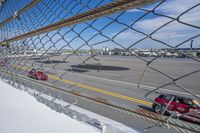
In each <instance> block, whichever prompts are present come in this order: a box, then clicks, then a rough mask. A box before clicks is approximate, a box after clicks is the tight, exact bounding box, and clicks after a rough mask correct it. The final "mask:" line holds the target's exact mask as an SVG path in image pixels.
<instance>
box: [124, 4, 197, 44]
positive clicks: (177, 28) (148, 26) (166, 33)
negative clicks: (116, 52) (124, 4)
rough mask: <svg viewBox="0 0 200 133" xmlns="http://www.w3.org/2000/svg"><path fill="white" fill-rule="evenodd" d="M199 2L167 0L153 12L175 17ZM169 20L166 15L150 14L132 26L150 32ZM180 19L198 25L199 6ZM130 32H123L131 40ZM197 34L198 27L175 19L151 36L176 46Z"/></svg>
mask: <svg viewBox="0 0 200 133" xmlns="http://www.w3.org/2000/svg"><path fill="white" fill-rule="evenodd" d="M199 2H200V1H199V0H167V1H165V2H164V3H163V4H162V5H160V6H159V7H158V8H156V10H155V12H156V13H159V14H164V15H167V16H171V17H174V18H176V17H178V16H179V15H180V14H181V13H183V12H184V11H186V10H188V9H189V8H191V7H193V6H194V5H196V4H198V3H199ZM154 5H155V4H154ZM153 7H154V6H149V7H145V8H146V9H150V8H151V9H152V8H153ZM133 11H134V10H133ZM133 13H134V12H133ZM170 20H171V19H169V18H166V17H160V16H152V17H151V16H150V17H145V18H144V19H143V20H141V21H139V22H137V23H136V24H135V25H134V26H133V27H134V28H136V29H139V30H140V31H143V32H145V33H147V34H150V33H151V32H153V31H155V30H156V29H157V28H159V27H160V26H162V25H164V24H166V23H167V22H169V21H170ZM180 21H182V22H185V23H189V24H191V25H195V26H200V6H197V7H195V8H193V9H192V10H190V11H188V12H186V13H185V14H184V15H182V16H181V17H180ZM130 34H131V33H129V34H128V33H124V35H126V37H127V38H128V37H129V36H130V38H129V40H132V37H133V36H134V35H133V34H132V35H130ZM197 34H200V30H199V29H198V28H193V27H191V26H187V25H184V24H182V23H180V22H178V21H176V20H175V21H174V22H172V23H170V24H168V25H166V26H164V27H162V28H161V29H159V30H158V31H157V32H156V33H154V34H153V37H154V38H156V39H158V40H161V41H163V42H166V43H168V42H170V45H173V46H176V45H177V44H179V43H181V42H183V41H184V40H187V39H189V38H191V37H192V36H195V35H197ZM138 39H139V38H138ZM196 42H200V38H198V39H196ZM184 46H185V45H184Z"/></svg>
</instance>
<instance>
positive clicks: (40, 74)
mask: <svg viewBox="0 0 200 133" xmlns="http://www.w3.org/2000/svg"><path fill="white" fill-rule="evenodd" d="M28 77H31V78H34V79H38V80H48V76H47V74H46V73H45V72H44V70H40V69H31V70H30V71H29V72H28Z"/></svg>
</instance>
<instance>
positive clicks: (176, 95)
mask: <svg viewBox="0 0 200 133" xmlns="http://www.w3.org/2000/svg"><path fill="white" fill-rule="evenodd" d="M159 94H160V95H169V96H175V97H176V98H184V99H190V100H192V98H190V97H186V96H181V95H178V94H170V93H159Z"/></svg>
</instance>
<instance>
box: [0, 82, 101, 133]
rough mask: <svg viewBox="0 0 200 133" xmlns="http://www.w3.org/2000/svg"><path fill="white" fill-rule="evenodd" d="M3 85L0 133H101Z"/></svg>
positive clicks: (0, 100) (1, 89) (0, 107)
mask: <svg viewBox="0 0 200 133" xmlns="http://www.w3.org/2000/svg"><path fill="white" fill-rule="evenodd" d="M100 132H101V131H100V130H99V129H97V128H95V127H93V126H90V125H89V124H86V123H82V122H79V121H77V120H74V119H72V118H70V117H68V116H66V115H64V114H62V113H57V112H56V111H54V110H51V109H50V108H49V107H47V106H45V105H44V104H42V103H39V102H37V101H36V99H35V98H34V97H32V96H30V95H28V94H27V93H25V92H23V91H20V90H17V89H15V88H13V87H12V86H10V85H8V84H6V83H4V82H2V81H0V133H100Z"/></svg>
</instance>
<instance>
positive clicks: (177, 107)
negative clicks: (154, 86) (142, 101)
mask: <svg viewBox="0 0 200 133" xmlns="http://www.w3.org/2000/svg"><path fill="white" fill-rule="evenodd" d="M166 107H167V110H166V113H167V114H172V113H173V114H176V117H178V118H181V119H186V120H189V121H192V122H196V123H200V103H199V102H198V101H197V100H194V99H191V98H187V97H183V96H177V95H172V94H161V95H160V96H159V97H157V98H156V99H155V100H154V103H153V105H152V108H153V109H154V111H155V112H157V113H162V112H163V110H164V109H165V108H166Z"/></svg>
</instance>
